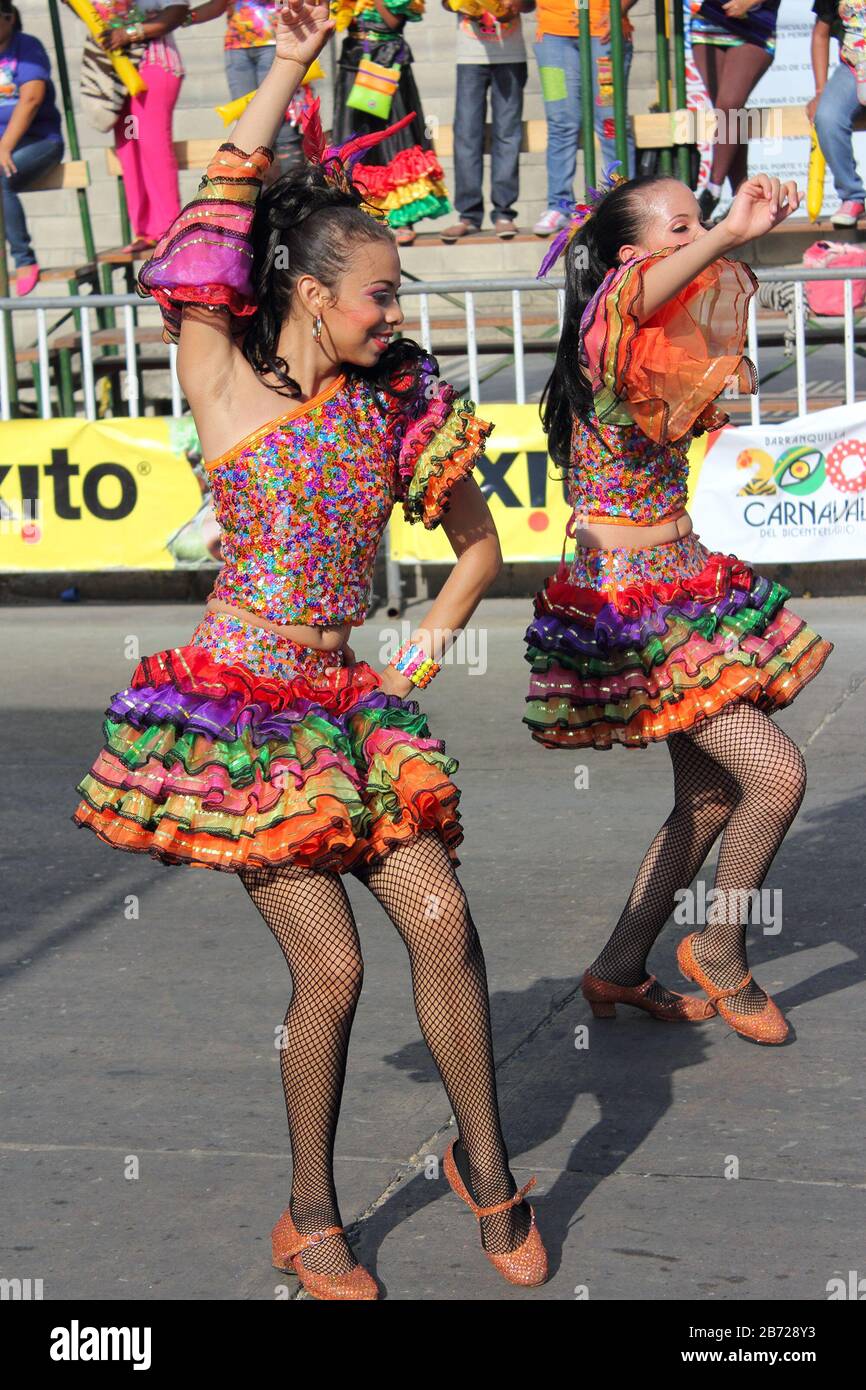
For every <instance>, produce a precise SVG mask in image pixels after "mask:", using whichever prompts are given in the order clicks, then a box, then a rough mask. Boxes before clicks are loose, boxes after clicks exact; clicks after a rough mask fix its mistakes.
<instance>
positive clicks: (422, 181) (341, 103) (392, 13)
mask: <svg viewBox="0 0 866 1390" xmlns="http://www.w3.org/2000/svg"><path fill="white" fill-rule="evenodd" d="M344 8H345V7H344ZM423 13H424V0H369V3H367V4H366V5H364V4H361V5H359V6H358V7H357V8H356V9H355V11H354V14H353V16H352V19H351V22H350V24H349V27H348V29H347V31H346V37H345V38H344V39H343V46H342V48H341V50H340V60H339V65H338V67H337V84H336V89H335V92H334V121H333V131H332V137H333V140H334V144H336V145H341V144H342V143H343V141H344V140H349V139H351V137H352V136H353V135H369V134H372V133H373V132H374V131H379V130H382V129H383V128H384V127H385V126H388V125H391V124H392V123H393V122H395V121H399V120H402V118H403V117H404V116H408V115H409V113H410V112H411V111H414V112H415V119H414V120H413V121H412V122H411V124H410V125H408V126H404V127H403V129H402V130H398V131H397V132H396V134H395V135H389V136H388V138H387V140H382V141H380V143H379V144H378V145H375V146H374V147H373V148H372V149H371V150H368V151H367V152H366V153H365V154H364V156H363V157H362V159H361V160H360V161H359V162H358V163H357V164H356V165H355V171H354V177H355V181H356V183H358V184H361V185H363V187H364V189H365V191H366V193H367V201H368V202H369V203H371V204H373V205H374V206H376V207H379V208H381V210H382V211H383V212H384V213H385V214H386V215H387V218H388V222H389V225H390V226H392V227H393V228H394V237H395V240H396V242H397V244H398V246H409V245H410V244H411V243H412V242H413V241H414V240H415V235H416V233H415V223H416V222H418V221H420V219H421V218H422V217H442V216H443V214H445V213H448V212H450V211H451V204H450V202H449V201H448V194H447V192H446V190H445V183H444V174H443V172H442V165H441V164H440V163H439V160H438V158H437V156H436V151H435V150H434V148H433V142H432V141H431V139H430V136H429V135H428V133H427V123H426V121H425V119H424V110H423V107H422V105H421V97H420V96H419V93H418V88H417V86H416V85H415V78H414V75H413V73H412V50H411V48H410V47H409V45H408V43H407V42H406V40H405V39H404V38H403V30H404V29H405V27H406V25H407V24H409V23H415V22H417V21H418V20H420V19H421V17H422V15H423ZM338 23H339V20H338ZM364 59H369V60H370V61H371V62H373V63H377V64H379V65H380V66H381V67H385V68H388V67H390V68H398V69H399V76H398V81H397V87H396V90H395V92H394V95H393V99H392V101H391V103H390V110H389V113H388V115H387V117H379V116H376V115H373V114H372V112H370V111H369V110H367V111H362V110H359V109H358V108H357V107H355V106H350V105H349V97H350V96H351V94H352V89H353V88H354V87H355V84H356V82H357V79H358V74H359V64H360V63H361V62H362V61H363V60H364Z"/></svg>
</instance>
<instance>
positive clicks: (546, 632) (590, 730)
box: [523, 531, 833, 748]
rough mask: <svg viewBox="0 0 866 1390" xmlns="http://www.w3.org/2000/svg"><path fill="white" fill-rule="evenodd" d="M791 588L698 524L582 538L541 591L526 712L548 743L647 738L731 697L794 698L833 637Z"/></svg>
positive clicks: (773, 701)
mask: <svg viewBox="0 0 866 1390" xmlns="http://www.w3.org/2000/svg"><path fill="white" fill-rule="evenodd" d="M789 597H790V590H789V589H786V588H785V587H784V586H783V585H781V584H777V583H776V582H775V581H773V580H770V579H766V578H764V577H763V576H762V575H760V574H756V573H755V572H754V570H752V569H751V568H750V566H749V565H747V564H746V563H745V561H743V560H739V559H738V558H737V556H736V555H723V554H721V553H720V552H718V551H709V550H707V549H706V547H705V546H703V545H701V543H700V541H699V540H698V538H697V535H696V534H695V532H694V531H692V532H690V533H689V534H688V535H687V536H681V537H680V538H678V539H677V540H673V541H667V542H665V543H663V544H662V545H656V546H648V547H645V548H644V549H637V550H629V549H627V548H625V547H617V548H616V549H610V550H602V549H590V548H584V547H578V549H577V551H576V554H575V559H574V562H573V564H572V565H571V567H570V568H568V567H566V566H565V565H563V566H561V567H560V570H559V571H558V573H557V574H556V575H555V576H553V577H552V578H550V579H548V580H547V581H546V583H545V585H544V588H543V589H542V590H541V591H540V592H539V593H538V594H536V596H535V617H534V619H533V621H532V622H531V623H530V625H529V627H528V628H527V630H526V633H525V637H524V641H525V642H526V644H527V650H526V652H525V653H524V655H525V657H526V660H527V661H529V662H530V663H531V667H532V675H531V677H530V682H529V694H528V696H527V697H526V699H527V703H526V712H525V714H524V716H523V722H524V723H525V724H528V726H529V728H530V730H531V733H532V737H533V738H534V739H537V740H538V742H539V743H542V744H544V745H545V747H547V748H584V747H593V748H610V747H612V745H613V744H614V743H620V744H623V745H624V746H625V747H627V748H645V747H646V746H647V745H648V744H649V743H650V742H655V741H658V740H659V739H664V738H667V737H669V735H670V734H672V733H677V732H679V731H682V730H684V729H689V728H691V727H692V725H694V724H696V723H697V721H698V720H699V719H706V718H709V717H710V716H712V715H713V714H716V713H717V712H718V711H719V710H720V709H721V708H722V707H723V706H724V705H726V704H728V703H729V702H730V701H732V700H751V701H753V702H754V704H756V705H757V706H758V707H759V708H760V709H763V710H765V711H766V712H767V713H770V712H772V711H773V710H777V709H782V708H783V707H784V706H785V705H789V704H790V703H791V701H792V700H793V699H794V698H795V696H796V695H797V694H798V693H799V691H800V690H802V688H803V686H804V685H805V684H806V683H807V682H808V681H810V680H811V679H812V677H813V676H816V675H817V674H818V672H819V671H820V669H821V667H822V666H823V665H824V662H825V661H826V660H827V657H828V656H829V655H830V653H831V651H832V650H833V643H832V642H827V641H825V639H824V638H822V637H820V636H819V635H818V633H817V632H814V631H813V629H812V628H810V627H809V626H808V624H807V623H805V622H804V621H803V619H802V618H798V617H797V615H796V613H792V612H791V611H790V609H788V608H786V607H785V600H786V599H787V598H789Z"/></svg>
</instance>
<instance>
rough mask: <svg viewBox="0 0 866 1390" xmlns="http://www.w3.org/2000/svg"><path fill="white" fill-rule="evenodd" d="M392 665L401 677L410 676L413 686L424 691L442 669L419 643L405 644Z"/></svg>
mask: <svg viewBox="0 0 866 1390" xmlns="http://www.w3.org/2000/svg"><path fill="white" fill-rule="evenodd" d="M391 665H392V666H393V667H394V669H395V670H396V671H399V672H400V674H401V675H403V676H408V677H409V680H410V681H411V682H412V684H413V685H417V686H418V688H419V689H422V690H423V688H424V686H425V685H429V684H430V682H431V681H432V679H433V677H434V676H436V675H438V674H439V672H440V670H441V669H442V668H441V666H440V665H439V664H438V662H436V661H433V659H432V658H431V657H429V656H427V655H426V654H425V652H424V650H423V648H422V647H420V646H419V645H418V643H417V642H404V643H403V645H402V647H401V648H400V650H399V651H398V653H397V655H396V656H395V657H394V658H393V659H392V661H391Z"/></svg>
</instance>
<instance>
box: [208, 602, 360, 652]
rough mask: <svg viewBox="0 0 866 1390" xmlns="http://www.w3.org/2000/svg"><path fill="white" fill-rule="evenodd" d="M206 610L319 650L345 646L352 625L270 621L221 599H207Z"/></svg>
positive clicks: (331, 649) (331, 650)
mask: <svg viewBox="0 0 866 1390" xmlns="http://www.w3.org/2000/svg"><path fill="white" fill-rule="evenodd" d="M206 610H207V612H208V613H227V614H228V615H229V617H232V618H240V619H241V621H242V622H245V623H250V624H251V625H252V626H253V627H263V628H265V629H266V630H267V631H268V632H275V633H276V634H277V636H278V637H288V639H289V641H291V642H300V643H301V645H302V646H304V647H314V648H315V649H316V651H320V652H335V651H338V650H339V648H340V647H342V646H345V644H346V641H347V639H348V636H349V633H350V632H351V631H352V626H353V624H352V623H350V622H343V623H339V624H338V625H336V626H333V627H313V626H311V625H310V624H308V623H290V624H287V625H283V624H281V623H272V622H270V621H269V619H267V618H260V617H259V615H258V613H250V612H249V611H248V609H246V608H234V607H233V606H232V605H231V604H229V603H223V602H222V600H221V599H208V602H207V604H206Z"/></svg>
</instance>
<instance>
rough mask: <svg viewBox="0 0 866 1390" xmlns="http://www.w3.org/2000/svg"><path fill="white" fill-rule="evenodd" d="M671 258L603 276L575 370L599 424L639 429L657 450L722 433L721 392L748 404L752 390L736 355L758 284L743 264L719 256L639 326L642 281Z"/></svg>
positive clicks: (746, 363) (747, 363)
mask: <svg viewBox="0 0 866 1390" xmlns="http://www.w3.org/2000/svg"><path fill="white" fill-rule="evenodd" d="M679 249H680V248H679V247H676V246H671V247H665V248H664V249H663V250H661V251H654V252H652V254H651V255H649V256H642V257H641V258H640V259H639V260H634V261H629V262H627V263H626V264H625V265H624V266H620V267H618V268H617V269H615V270H612V271H610V272H609V273H608V275H607V276H605V279H604V280H603V281H602V283H601V285H600V286H599V288H598V290H597V291H596V293H595V295H594V296H593V298H592V299H591V300H590V302H589V304H588V305H587V307H586V310H585V311H584V314H583V318H582V319H581V325H580V334H579V362H580V364H581V366H582V367H583V368H584V370H585V372H586V375H587V376H588V378H589V381H590V383H591V386H592V390H593V396H594V404H595V413H596V416H597V417H598V419H599V421H601V422H602V423H603V424H608V425H631V424H634V425H638V426H640V428H641V429H642V430H643V432H644V434H646V435H648V436H649V438H650V439H654V440H655V441H656V442H657V443H659V444H664V443H667V442H669V441H671V440H676V439H681V438H682V436H683V435H684V434H686V433H687V432H688V431H689V430H690V429H694V432H695V433H698V432H701V431H703V430H705V429H718V428H720V426H721V425H723V424H725V423H726V422H727V420H728V419H729V416H728V415H727V413H726V412H725V411H724V410H722V409H719V408H718V407H717V406H714V405H713V402H714V401H715V400H716V398H717V397H718V396H719V395H720V394H721V392H722V391H724V390H725V389H726V388H730V387H732V386H733V387H734V389H736V390H737V391H742V392H744V393H745V394H746V395H752V394H753V393H754V392H755V391H757V389H758V376H757V372H756V370H755V365H754V363H753V362H752V361H751V359H750V358H748V357H745V356H744V355H743V348H744V346H745V342H746V333H747V329H748V309H749V301H750V299H751V297H752V295H753V294H754V293H755V291H756V290H757V288H758V282H757V280H756V279H755V276H754V275H753V274H752V271H751V270H750V269H749V267H748V266H747V265H744V264H743V263H742V262H741V261H732V260H729V259H728V258H727V256H720V257H719V258H718V259H717V260H715V261H714V262H713V263H712V265H709V266H707V268H706V269H705V270H703V271H702V272H701V273H700V275H698V276H696V277H695V279H694V280H692V281H691V283H690V284H688V285H686V286H685V287H684V288H683V289H682V290H680V292H679V293H678V294H676V295H674V296H673V298H671V299H669V300H668V301H667V302H666V303H665V304H663V305H662V307H661V308H660V309H659V310H658V311H657V312H656V313H655V314H653V315H652V317H651V318H649V319H647V320H646V322H644V323H643V324H641V323H640V322H639V319H638V314H639V312H640V306H641V299H642V295H643V291H644V275H645V272H646V271H647V270H648V269H649V267H650V266H651V265H653V264H654V263H655V262H656V261H657V260H659V259H661V258H662V257H664V256H671V255H676V254H677V251H678V250H679Z"/></svg>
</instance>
